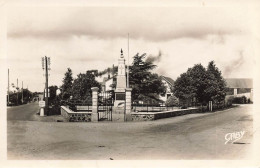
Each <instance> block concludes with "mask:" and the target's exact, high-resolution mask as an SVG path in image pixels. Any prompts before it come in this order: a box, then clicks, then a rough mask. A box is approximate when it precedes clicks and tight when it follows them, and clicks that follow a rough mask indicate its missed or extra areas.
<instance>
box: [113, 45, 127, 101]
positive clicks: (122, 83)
mask: <svg viewBox="0 0 260 168" xmlns="http://www.w3.org/2000/svg"><path fill="white" fill-rule="evenodd" d="M125 89H126V69H125V58H124V54H123V50H122V49H121V55H120V58H119V59H118V70H117V79H116V90H115V103H114V104H115V106H117V105H118V104H119V103H122V102H125Z"/></svg>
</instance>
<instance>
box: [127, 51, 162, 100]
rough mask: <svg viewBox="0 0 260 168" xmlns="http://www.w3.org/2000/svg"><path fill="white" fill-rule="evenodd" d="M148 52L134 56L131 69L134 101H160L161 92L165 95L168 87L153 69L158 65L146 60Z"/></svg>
mask: <svg viewBox="0 0 260 168" xmlns="http://www.w3.org/2000/svg"><path fill="white" fill-rule="evenodd" d="M145 56H146V54H142V55H139V53H137V54H136V55H135V56H134V60H133V63H132V66H131V67H130V68H129V69H130V74H129V83H130V87H131V88H132V89H133V90H132V98H133V100H134V101H139V100H142V101H145V102H146V103H147V102H158V101H159V94H160V95H164V94H165V92H166V87H165V86H164V84H163V83H162V81H161V79H160V77H159V76H158V75H157V74H154V73H152V72H151V71H152V70H153V69H154V68H155V67H156V65H154V64H153V62H151V61H144V58H145Z"/></svg>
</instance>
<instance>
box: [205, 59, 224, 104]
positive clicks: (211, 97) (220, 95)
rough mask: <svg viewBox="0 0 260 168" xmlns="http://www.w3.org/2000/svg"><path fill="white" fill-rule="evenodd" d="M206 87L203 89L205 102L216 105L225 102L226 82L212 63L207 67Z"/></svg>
mask: <svg viewBox="0 0 260 168" xmlns="http://www.w3.org/2000/svg"><path fill="white" fill-rule="evenodd" d="M207 85H208V86H207V88H206V89H205V94H206V95H207V98H206V101H213V102H214V103H217V104H218V103H221V102H223V101H224V100H225V96H226V82H225V80H224V78H223V77H222V75H221V72H220V71H219V69H218V68H217V67H216V65H215V63H214V61H210V62H209V64H208V67H207Z"/></svg>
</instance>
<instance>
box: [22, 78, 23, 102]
mask: <svg viewBox="0 0 260 168" xmlns="http://www.w3.org/2000/svg"><path fill="white" fill-rule="evenodd" d="M22 104H23V81H22Z"/></svg>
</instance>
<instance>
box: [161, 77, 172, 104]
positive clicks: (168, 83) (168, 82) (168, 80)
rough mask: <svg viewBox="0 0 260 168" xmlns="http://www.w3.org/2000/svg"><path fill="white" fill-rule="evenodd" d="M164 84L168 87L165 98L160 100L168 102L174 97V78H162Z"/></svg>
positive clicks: (162, 97)
mask: <svg viewBox="0 0 260 168" xmlns="http://www.w3.org/2000/svg"><path fill="white" fill-rule="evenodd" d="M161 79H162V82H163V84H164V85H165V86H166V94H165V95H164V96H159V98H160V100H162V101H163V102H166V100H167V99H168V98H169V97H170V96H172V95H173V93H172V91H171V88H172V87H173V86H174V80H173V79H172V78H169V77H166V76H161Z"/></svg>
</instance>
